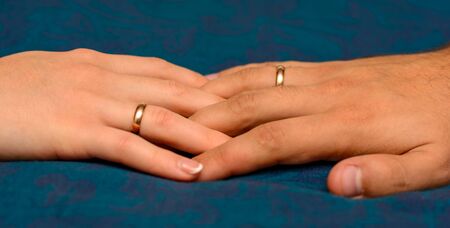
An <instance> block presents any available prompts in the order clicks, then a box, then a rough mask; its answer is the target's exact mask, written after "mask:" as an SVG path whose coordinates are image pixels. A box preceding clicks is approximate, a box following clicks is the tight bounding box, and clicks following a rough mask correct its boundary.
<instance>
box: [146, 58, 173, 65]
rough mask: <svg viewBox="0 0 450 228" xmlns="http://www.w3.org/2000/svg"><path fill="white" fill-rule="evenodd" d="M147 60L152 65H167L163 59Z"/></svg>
mask: <svg viewBox="0 0 450 228" xmlns="http://www.w3.org/2000/svg"><path fill="white" fill-rule="evenodd" d="M148 60H149V61H150V62H151V63H152V64H156V65H165V64H168V63H169V62H167V61H166V60H164V59H161V58H158V57H148Z"/></svg>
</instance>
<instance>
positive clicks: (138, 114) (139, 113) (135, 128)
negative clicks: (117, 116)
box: [131, 104, 147, 135]
mask: <svg viewBox="0 0 450 228" xmlns="http://www.w3.org/2000/svg"><path fill="white" fill-rule="evenodd" d="M146 106H147V105H146V104H139V105H138V106H137V107H136V111H135V112H134V118H133V125H132V126H131V128H132V130H131V131H132V132H133V133H134V134H137V135H138V134H139V131H140V130H141V121H142V117H143V116H144V110H145V107H146Z"/></svg>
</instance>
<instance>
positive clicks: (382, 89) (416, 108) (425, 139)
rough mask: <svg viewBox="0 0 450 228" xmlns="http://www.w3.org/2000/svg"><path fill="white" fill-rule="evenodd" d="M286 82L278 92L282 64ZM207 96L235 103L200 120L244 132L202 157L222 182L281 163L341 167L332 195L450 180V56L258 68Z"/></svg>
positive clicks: (224, 80)
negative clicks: (329, 163)
mask: <svg viewBox="0 0 450 228" xmlns="http://www.w3.org/2000/svg"><path fill="white" fill-rule="evenodd" d="M278 64H282V65H284V66H285V67H286V71H285V75H286V76H285V77H286V79H285V86H281V87H273V86H274V83H275V71H276V67H275V66H276V65H278ZM203 90H204V91H206V92H209V93H214V94H216V95H218V96H222V97H225V98H229V99H228V100H226V101H223V102H220V103H218V104H214V105H211V106H209V107H206V108H205V109H202V110H200V111H199V112H197V113H195V114H194V115H193V116H192V117H191V119H192V120H194V121H196V122H198V123H201V124H203V125H205V126H207V127H208V128H212V129H215V130H218V131H221V132H225V133H227V134H229V135H231V136H236V137H235V138H233V139H231V140H230V141H228V142H226V143H224V144H223V145H221V146H219V147H217V148H214V149H211V150H209V151H206V152H205V153H202V154H201V155H199V156H197V157H196V158H194V159H195V160H197V161H199V162H201V163H203V164H204V165H205V169H204V170H203V172H202V173H201V175H200V176H199V180H214V179H220V178H226V177H229V176H232V175H239V174H244V173H248V172H251V171H255V170H258V169H261V168H265V167H269V166H273V165H277V164H303V163H307V162H312V161H317V160H330V161H340V162H339V163H338V164H337V165H336V166H335V167H334V168H333V169H332V171H331V172H330V174H329V177H328V187H329V189H330V191H331V192H333V193H335V194H338V195H343V196H349V197H355V196H365V197H374V196H381V195H386V194H391V193H396V192H401V191H409V190H419V189H425V188H431V187H435V186H441V185H445V184H448V183H449V181H450V174H449V173H450V51H449V50H448V49H447V50H441V51H438V52H432V53H424V54H416V55H398V56H385V57H376V58H366V59H358V60H352V61H336V62H324V63H304V62H284V63H262V64H249V65H246V66H239V67H235V68H231V69H228V70H225V71H223V72H221V73H219V74H218V77H217V78H216V79H214V80H211V81H210V82H208V83H207V84H206V85H204V86H203Z"/></svg>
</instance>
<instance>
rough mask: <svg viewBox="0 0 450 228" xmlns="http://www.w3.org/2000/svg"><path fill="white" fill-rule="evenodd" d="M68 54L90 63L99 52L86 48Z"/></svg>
mask: <svg viewBox="0 0 450 228" xmlns="http://www.w3.org/2000/svg"><path fill="white" fill-rule="evenodd" d="M69 53H70V54H71V55H73V56H75V57H77V58H80V59H83V60H87V61H91V60H95V59H96V58H97V56H98V54H99V53H100V52H98V51H94V50H92V49H87V48H77V49H74V50H71V51H69Z"/></svg>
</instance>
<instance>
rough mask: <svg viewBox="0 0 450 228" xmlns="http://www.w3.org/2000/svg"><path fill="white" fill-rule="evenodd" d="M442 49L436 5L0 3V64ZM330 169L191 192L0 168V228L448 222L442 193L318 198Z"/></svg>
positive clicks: (107, 176) (200, 64) (214, 67)
mask: <svg viewBox="0 0 450 228" xmlns="http://www.w3.org/2000/svg"><path fill="white" fill-rule="evenodd" d="M449 41H450V2H449V1H445V0H429V1H421V0H394V1H388V0H378V1H369V0H367V1H357V0H336V1H317V0H316V1H312V0H311V1H293V0H285V1H256V0H255V1H238V0H228V1H226V0H220V1H174V0H170V1H111V0H102V1H84V0H77V1H69V0H45V1H43V0H42V1H31V0H29V1H24V0H22V1H20V0H7V1H5V0H0V56H4V55H8V54H12V53H15V52H20V51H26V50H36V49H40V50H54V51H60V50H69V49H72V48H77V47H86V48H92V49H96V50H99V51H103V52H110V53H127V54H135V55H143V56H158V57H162V58H165V59H167V60H169V61H172V62H174V63H176V64H180V65H183V66H185V67H189V68H192V69H194V70H196V71H199V72H201V73H211V72H216V71H218V70H221V69H224V68H227V67H230V66H233V65H238V64H244V63H248V62H261V61H269V60H272V61H273V60H304V61H324V60H334V59H350V58H357V57H362V56H371V55H380V54H391V53H412V52H418V51H424V50H429V49H434V48H437V47H439V46H441V45H444V44H446V43H447V42H449ZM1 108H7V107H1ZM331 167H332V164H331V163H315V164H310V165H303V166H292V167H277V168H273V169H269V170H265V171H261V172H259V173H255V174H252V175H248V176H244V177H236V178H232V179H229V180H224V181H217V182H210V183H193V184H187V183H177V182H173V181H168V180H163V179H160V178H157V177H153V176H150V175H145V174H142V173H139V172H136V171H133V170H130V169H127V168H126V167H122V166H118V165H115V164H110V163H107V162H102V161H78V162H63V161H46V162H3V163H0V227H10V226H30V227H40V226H45V227H48V226H63V225H64V226H69V225H70V226H94V225H103V226H136V225H140V226H148V225H166V226H167V225H179V226H188V225H218V226H234V225H239V226H249V227H252V226H294V225H295V226H298V225H311V226H335V225H338V226H348V225H350V226H363V225H364V226H381V225H387V224H389V225H399V226H402V227H403V226H432V227H433V226H437V227H439V226H441V227H445V226H447V227H448V224H449V223H450V218H449V216H450V186H446V187H442V188H439V189H434V190H428V191H422V192H409V193H403V194H398V195H394V196H389V197H383V198H378V199H365V200H350V199H345V198H340V197H335V196H333V195H331V194H330V193H328V192H327V190H326V182H325V181H326V176H327V173H328V171H329V170H330V168H331Z"/></svg>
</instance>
